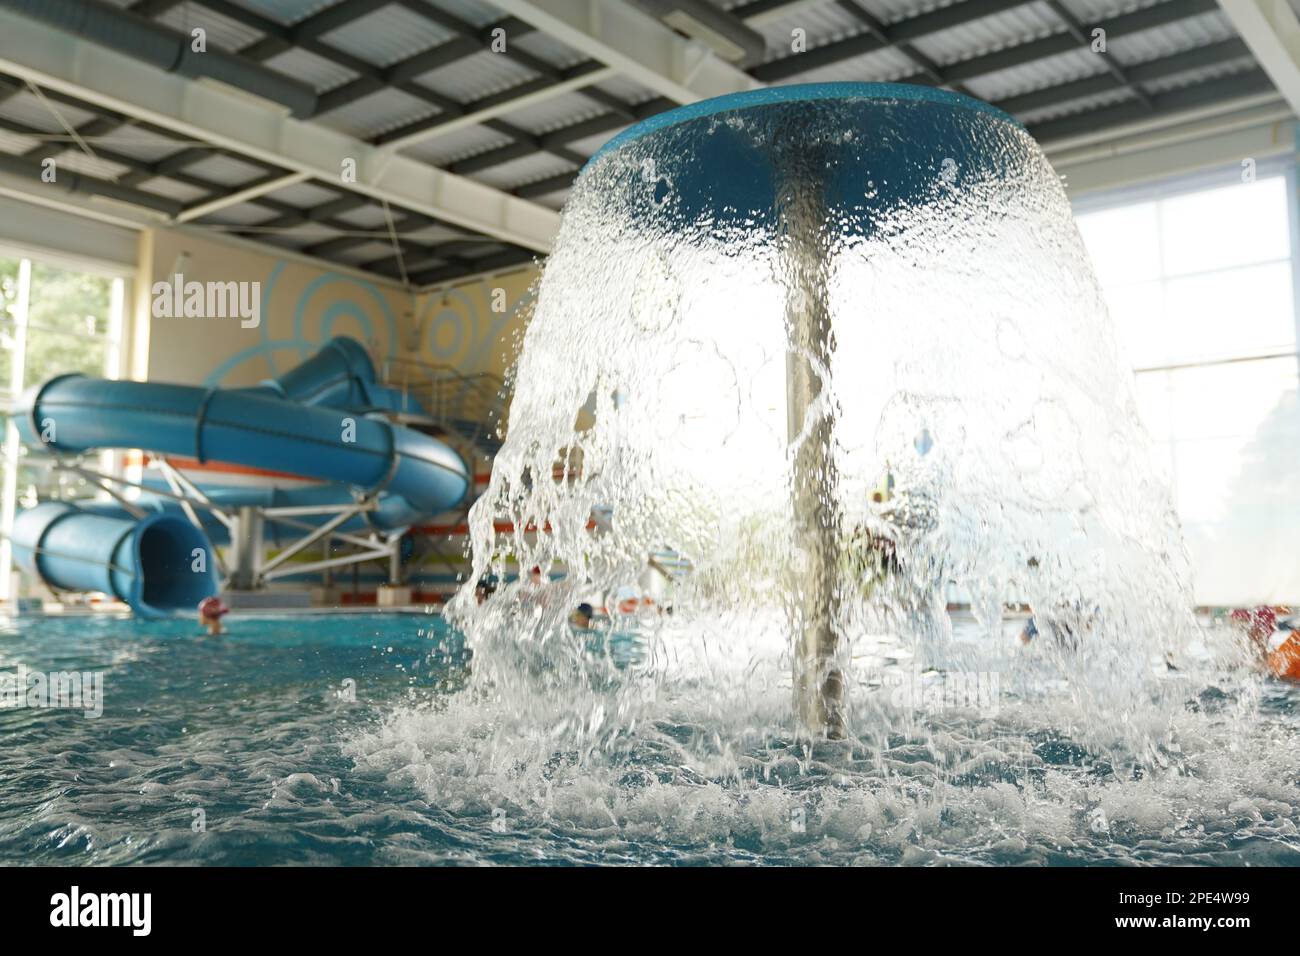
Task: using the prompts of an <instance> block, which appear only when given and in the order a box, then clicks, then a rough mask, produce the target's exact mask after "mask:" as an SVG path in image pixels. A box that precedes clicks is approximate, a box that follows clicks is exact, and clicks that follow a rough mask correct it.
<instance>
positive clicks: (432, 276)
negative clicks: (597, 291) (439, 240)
mask: <svg viewBox="0 0 1300 956" xmlns="http://www.w3.org/2000/svg"><path fill="white" fill-rule="evenodd" d="M533 259H534V255H533V254H531V253H529V252H527V251H526V250H521V249H507V250H506V251H505V252H498V253H493V254H492V255H489V256H482V257H480V258H478V259H469V260H466V261H467V262H468V263H469V267H470V270H471V271H469V272H465V271H463V270H461V269H460V268H459V267H451V266H443V267H441V268H437V269H429V270H428V271H426V272H417V273H415V274H414V275H412V276H411V277H410V280H411V284H412V285H415V286H425V285H432V284H433V283H435V282H444V281H446V280H448V279H459V278H461V277H463V276H466V275H474V274H477V273H480V272H491V271H494V270H497V269H505V268H508V267H509V266H514V265H523V264H524V263H526V262H531V261H532V260H533Z"/></svg>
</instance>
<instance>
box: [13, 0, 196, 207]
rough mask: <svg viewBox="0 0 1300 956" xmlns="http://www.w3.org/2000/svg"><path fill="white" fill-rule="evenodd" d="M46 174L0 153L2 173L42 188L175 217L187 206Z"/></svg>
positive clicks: (63, 172)
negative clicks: (36, 181)
mask: <svg viewBox="0 0 1300 956" xmlns="http://www.w3.org/2000/svg"><path fill="white" fill-rule="evenodd" d="M0 2H3V0H0ZM44 171H45V168H44V166H43V165H42V164H41V163H39V162H32V161H30V160H26V159H23V158H21V157H19V156H6V155H3V154H0V173H4V174H8V175H12V176H20V177H22V178H23V179H25V180H28V181H30V180H32V179H36V180H39V181H40V182H41V185H42V186H45V187H48V188H52V189H59V190H62V191H63V192H66V193H76V194H79V195H82V196H100V197H102V198H104V199H112V200H115V201H117V202H121V203H127V204H128V205H131V206H143V207H144V208H146V209H152V210H154V211H155V212H160V213H162V214H164V215H166V216H176V215H178V214H179V213H180V211H181V209H183V208H184V203H181V202H180V201H178V200H175V199H169V198H168V197H166V196H157V195H154V194H153V193H148V192H145V191H144V190H143V189H132V188H131V187H130V186H120V185H118V184H117V183H113V182H109V181H108V180H106V179H98V178H96V177H94V176H86V175H84V174H82V173H77V172H73V171H72V170H69V169H62V168H60V169H58V170H57V171H56V174H55V178H54V179H53V180H52V181H45V180H43V179H41V174H42V173H43V172H44Z"/></svg>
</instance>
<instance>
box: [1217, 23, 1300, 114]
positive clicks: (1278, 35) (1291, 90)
mask: <svg viewBox="0 0 1300 956" xmlns="http://www.w3.org/2000/svg"><path fill="white" fill-rule="evenodd" d="M1219 5H1220V6H1221V7H1223V12H1224V13H1226V14H1227V15H1228V19H1229V20H1231V21H1232V25H1233V26H1234V27H1236V28H1237V32H1238V33H1240V34H1241V38H1242V39H1243V40H1245V41H1246V45H1247V46H1249V47H1250V51H1251V53H1253V54H1254V55H1255V59H1256V60H1258V61H1259V65H1260V66H1262V67H1263V68H1264V72H1265V73H1267V74H1268V75H1269V78H1270V79H1272V81H1273V83H1274V85H1276V86H1277V88H1278V90H1279V91H1280V92H1281V94H1282V96H1283V98H1284V99H1286V101H1287V104H1288V105H1289V106H1290V107H1291V109H1292V110H1294V111H1295V112H1296V114H1297V115H1300V19H1297V17H1296V14H1295V11H1294V10H1292V9H1291V7H1290V6H1289V5H1288V4H1287V2H1286V0H1219Z"/></svg>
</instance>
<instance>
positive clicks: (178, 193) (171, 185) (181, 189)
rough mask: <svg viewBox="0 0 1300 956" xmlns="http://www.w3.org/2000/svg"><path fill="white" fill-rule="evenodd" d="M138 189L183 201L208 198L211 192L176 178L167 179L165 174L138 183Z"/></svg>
mask: <svg viewBox="0 0 1300 956" xmlns="http://www.w3.org/2000/svg"><path fill="white" fill-rule="evenodd" d="M135 188H136V189H143V190H144V191H145V192H147V193H153V194H154V195H155V196H166V197H167V198H168V199H179V200H180V201H181V202H194V201H196V200H199V199H208V198H210V194H209V193H207V192H204V191H203V190H202V189H199V188H197V187H195V186H191V185H190V184H189V183H179V182H177V181H176V180H174V179H167V178H166V177H165V176H155V177H154V178H153V179H146V180H145V181H144V182H142V183H136V186H135Z"/></svg>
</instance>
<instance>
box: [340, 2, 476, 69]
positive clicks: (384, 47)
mask: <svg viewBox="0 0 1300 956" xmlns="http://www.w3.org/2000/svg"><path fill="white" fill-rule="evenodd" d="M453 36H455V34H454V33H452V31H450V30H448V29H447V28H446V27H443V26H441V25H439V24H437V23H434V22H433V21H432V20H427V19H425V18H424V17H422V16H420V15H419V14H416V13H413V12H411V11H410V10H408V9H407V8H406V7H399V6H397V5H395V4H391V3H390V4H389V5H388V6H386V7H380V8H379V9H378V10H376V11H375V12H374V13H370V14H367V15H366V16H364V17H360V18H358V19H356V20H353V21H351V22H350V23H346V24H344V25H343V26H341V27H339V28H338V29H337V30H332V31H330V32H329V33H325V34H322V35H321V41H322V42H324V43H328V44H329V45H330V46H332V47H335V48H337V49H339V50H342V51H344V52H345V53H350V54H352V55H353V56H355V57H357V58H359V59H362V60H365V61H366V62H367V63H373V64H374V65H375V66H379V67H385V66H391V65H392V64H394V63H400V62H401V61H402V60H405V59H406V58H407V57H412V56H415V54H417V53H422V52H424V51H425V50H431V49H433V48H434V47H436V46H441V45H442V44H443V43H446V42H447V41H448V40H450V39H451V38H452V37H453Z"/></svg>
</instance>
